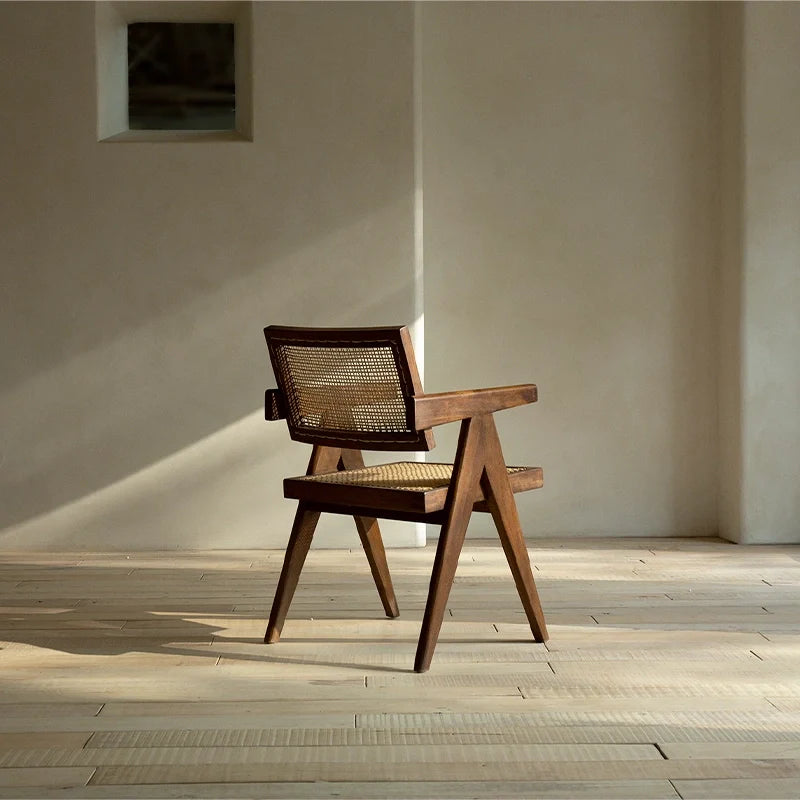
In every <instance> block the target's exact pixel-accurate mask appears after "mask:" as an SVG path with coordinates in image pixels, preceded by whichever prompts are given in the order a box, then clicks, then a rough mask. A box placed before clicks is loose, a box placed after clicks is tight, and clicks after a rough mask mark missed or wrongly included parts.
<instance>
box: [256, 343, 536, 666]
mask: <svg viewBox="0 0 800 800" xmlns="http://www.w3.org/2000/svg"><path fill="white" fill-rule="evenodd" d="M411 363H412V364H413V356H412V359H411ZM414 372H416V370H414ZM416 383H417V384H418V383H419V378H418V376H417V378H416ZM415 388H416V387H415ZM536 399H537V390H536V386H535V385H533V384H523V385H519V386H505V387H500V388H494V389H477V390H472V391H466V392H446V393H443V394H431V395H425V394H422V391H421V387H419V392H416V393H415V394H414V395H413V396H411V397H410V398H409V416H410V418H411V419H412V420H413V424H414V427H415V428H416V430H417V431H421V432H422V431H427V432H429V431H428V429H429V428H430V427H433V426H435V425H441V424H444V423H447V422H455V421H459V420H460V421H461V432H460V435H459V440H458V449H457V452H456V459H455V463H454V466H453V474H452V479H451V482H450V485H449V487H448V488H447V490H446V494H445V496H444V498H443V502H442V498H441V493H440V494H439V495H438V496H435V495H434V494H433V493H431V494H430V497H435V500H430V499H429V498H428V497H425V498H423V503H428V504H429V506H430V510H426V507H422V508H414V507H399V506H398V504H397V502H395V501H392V502H390V501H389V500H388V499H386V497H385V495H384V496H383V497H384V502H383V503H382V502H381V497H382V496H381V494H380V493H381V491H383V490H380V489H370V488H365V487H359V486H353V487H350V486H341V485H340V486H337V487H336V493H335V499H334V497H333V493H331V496H330V498H328V499H327V500H326V494H325V491H324V488H323V490H322V491H320V486H322V484H320V483H318V482H312V481H307V482H305V484H306V485H307V486H309V487H316V490H315V491H314V492H309V494H308V495H307V496H306V497H299V500H300V502H299V505H298V508H297V513H296V515H295V520H294V525H293V526H292V532H291V535H290V537H289V544H288V547H287V550H286V557H285V559H284V563H283V569H282V571H281V576H280V580H279V582H278V587H277V590H276V593H275V600H274V602H273V605H272V611H271V613H270V619H269V625H268V627H267V633H266V636H265V638H264V641H265V642H268V643H273V642H277V641H278V640H279V639H280V635H281V630H282V628H283V623H284V620H285V619H286V614H287V611H288V609H289V604H290V603H291V599H292V596H293V594H294V591H295V588H296V586H297V582H298V579H299V576H300V571H301V570H302V567H303V563H304V562H305V559H306V555H307V554H308V550H309V547H310V545H311V539H312V537H313V534H314V529H315V528H316V525H317V521H318V520H319V516H320V514H321V513H323V512H329V513H338V514H348V515H352V516H353V517H354V519H355V523H356V528H357V529H358V533H359V536H360V538H361V542H362V544H363V546H364V550H365V552H366V555H367V559H368V561H369V565H370V569H371V570H372V576H373V578H374V580H375V584H376V586H377V588H378V594H379V596H380V599H381V602H382V603H383V607H384V610H385V612H386V615H387V616H389V617H396V616H398V613H399V611H398V607H397V601H396V599H395V594H394V589H393V587H392V581H391V576H390V574H389V568H388V565H387V562H386V553H385V550H384V546H383V541H382V539H381V534H380V529H379V526H378V522H377V517H383V518H392V519H407V520H413V521H424V522H430V523H438V524H441V526H442V529H441V533H440V536H439V543H438V546H437V549H436V557H435V560H434V564H433V571H432V574H431V581H430V588H429V591H428V600H427V604H426V608H425V615H424V618H423V622H422V631H421V633H420V638H419V643H418V646H417V654H416V659H415V662H414V670H415V671H416V672H425V671H427V670H428V668H429V667H430V664H431V659H432V658H433V652H434V649H435V647H436V642H437V640H438V637H439V631H440V629H441V626H442V619H443V617H444V612H445V608H446V604H447V599H448V597H449V594H450V589H451V587H452V584H453V578H454V576H455V571H456V565H457V563H458V556H459V554H460V552H461V548H462V546H463V543H464V538H465V535H466V532H467V524H468V522H469V518H470V516H471V514H472V512H473V511H485V512H488V513H490V514H491V515H492V518H493V520H494V523H495V526H496V528H497V532H498V534H499V536H500V541H501V544H502V546H503V550H504V552H505V555H506V558H507V560H508V563H509V566H510V568H511V573H512V575H513V578H514V582H515V584H516V587H517V591H518V593H519V596H520V599H521V601H522V605H523V608H524V609H525V614H526V616H527V619H528V623H529V625H530V627H531V631H532V633H533V638H534V641H536V642H544V641H546V640H547V638H548V634H547V626H546V624H545V619H544V614H543V612H542V607H541V603H540V601H539V595H538V592H537V590H536V585H535V582H534V579H533V572H532V570H531V565H530V559H529V556H528V550H527V547H526V545H525V540H524V537H523V533H522V527H521V525H520V520H519V515H518V514H517V507H516V503H515V502H514V492H515V491H523V490H525V489H530V488H538V487H539V486H541V485H542V474H541V470H539V469H538V468H534V469H531V470H529V471H526V472H525V473H522V476H521V477H520V478H515V476H514V475H511V476H510V475H509V473H508V472H507V470H506V465H505V461H504V459H503V452H502V448H501V446H500V439H499V437H498V435H497V429H496V427H495V424H494V418H493V416H492V415H493V413H494V412H496V411H500V410H502V409H506V408H512V407H514V406H519V405H523V404H527V403H532V402H535V401H536ZM266 400H267V402H266V413H267V418H268V419H281V418H283V417H284V416H285V403H284V402H283V399H282V397H281V393H280V391H279V390H270V391H268V392H267V397H266ZM425 441H427V439H426V440H425ZM431 441H432V439H431ZM363 464H364V461H363V458H362V456H361V452H360V450H356V449H352V448H342V447H337V446H331V444H330V443H329V442H327V441H325V440H324V439H323V440H322V441H318V442H317V443H315V445H314V450H313V452H312V454H311V459H310V461H309V464H308V469H307V471H306V474H307V475H317V474H321V473H325V472H333V471H336V470H342V469H357V468H360V467H362V466H363ZM297 485H298V483H297V482H296V481H295V482H294V483H292V481H291V479H287V481H286V482H285V484H284V486H285V489H286V492H285V493H286V494H287V496H292V495H291V493H290V490H291V491H295V492H298V491H300V490H299V489H298V488H296V487H297ZM292 487H294V488H292ZM414 494H418V493H413V492H408V493H406V496H408V495H414ZM426 494H427V493H426ZM369 500H371V501H372V502H371V503H368V501H369ZM382 506H383V507H382Z"/></svg>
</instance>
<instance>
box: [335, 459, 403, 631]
mask: <svg viewBox="0 0 800 800" xmlns="http://www.w3.org/2000/svg"><path fill="white" fill-rule="evenodd" d="M340 465H341V468H342V469H361V468H362V467H363V466H364V457H363V456H362V455H361V451H360V450H348V449H343V450H342V451H341V457H340ZM353 519H354V520H355V521H356V528H357V530H358V535H359V538H360V539H361V544H362V546H363V547H364V552H365V553H366V554H367V561H369V568H370V570H371V571H372V577H373V579H374V580H375V586H376V587H377V588H378V595H379V596H380V598H381V603H382V604H383V610H384V611H385V612H386V616H387V617H397V616H399V615H400V611H399V610H398V608H397V598H396V597H395V595H394V587H393V586H392V576H391V575H390V574H389V565H388V563H387V562H386V550H385V549H384V547H383V539H382V538H381V529H380V527H379V525H378V520H376V519H375V518H374V517H357V516H356V517H353Z"/></svg>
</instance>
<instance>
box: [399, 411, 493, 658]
mask: <svg viewBox="0 0 800 800" xmlns="http://www.w3.org/2000/svg"><path fill="white" fill-rule="evenodd" d="M483 428H484V418H483V417H473V418H472V419H467V420H464V421H463V422H462V423H461V433H460V435H459V438H458V451H457V453H456V461H455V464H454V466H453V477H452V479H451V481H450V488H449V489H448V492H447V502H446V504H445V522H444V525H442V530H441V532H440V533H439V544H438V546H437V548H436V558H435V560H434V562H433V572H432V573H431V583H430V589H429V591H428V601H427V604H426V606H425V617H424V618H423V621H422V631H421V632H420V637H419V644H418V645H417V656H416V659H415V661H414V671H415V672H427V670H428V669H429V668H430V665H431V659H432V658H433V651H434V649H435V648H436V642H437V641H438V639H439V631H440V630H441V627H442V618H443V617H444V610H445V607H446V605H447V598H448V597H449V596H450V588H451V587H452V585H453V578H454V577H455V574H456V566H457V565H458V556H459V555H460V553H461V548H462V546H463V544H464V537H465V536H466V533H467V525H468V524H469V518H470V515H471V514H472V504H473V503H474V501H475V494H476V492H477V488H478V483H479V481H480V478H481V473H482V472H483V459H482V452H481V451H482V446H483V439H484V436H483Z"/></svg>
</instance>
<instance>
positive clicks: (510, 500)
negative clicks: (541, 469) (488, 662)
mask: <svg viewBox="0 0 800 800" xmlns="http://www.w3.org/2000/svg"><path fill="white" fill-rule="evenodd" d="M485 458H486V466H485V469H484V473H483V477H482V478H481V484H482V487H483V493H484V496H485V498H486V504H487V505H488V506H489V511H490V512H491V514H492V519H494V524H495V527H496V528H497V533H498V534H499V536H500V542H501V543H502V545H503V551H504V552H505V554H506V559H507V560H508V565H509V567H510V568H511V574H512V575H513V576H514V583H515V584H516V586H517V592H518V593H519V597H520V600H522V606H523V608H524V609H525V615H526V616H527V618H528V623H529V624H530V626H531V631H532V633H533V639H534V641H536V642H546V641H547V639H548V634H547V625H546V624H545V621H544V612H543V611H542V604H541V602H540V600H539V593H538V592H537V591H536V583H535V582H534V580H533V571H532V570H531V561H530V557H529V556H528V548H527V546H526V544H525V538H524V536H523V534H522V525H521V524H520V521H519V514H518V513H517V504H516V502H515V501H514V492H513V491H512V489H511V484H510V482H509V480H508V472H507V470H506V463H505V460H504V458H503V451H502V449H501V447H500V438H499V437H498V435H497V428H496V427H495V424H494V420H493V419H492V417H491V416H490V417H487V424H486V445H485Z"/></svg>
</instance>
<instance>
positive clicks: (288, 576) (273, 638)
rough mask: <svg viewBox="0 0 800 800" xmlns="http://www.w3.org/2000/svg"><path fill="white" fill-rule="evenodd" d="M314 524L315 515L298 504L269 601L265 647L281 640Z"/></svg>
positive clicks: (316, 515)
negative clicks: (275, 584) (276, 581)
mask: <svg viewBox="0 0 800 800" xmlns="http://www.w3.org/2000/svg"><path fill="white" fill-rule="evenodd" d="M318 521H319V512H318V511H309V510H308V509H307V508H306V507H305V505H304V504H303V503H300V505H299V506H298V507H297V513H296V514H295V516H294V524H293V525H292V533H291V535H290V536H289V544H288V545H287V547H286V557H285V558H284V560H283V569H282V570H281V577H280V579H279V580H278V588H277V589H276V591H275V599H274V600H273V601H272V611H271V612H270V615H269V625H268V626H267V633H266V635H265V636H264V641H265V642H266V643H267V644H272V643H274V642H277V641H278V640H279V639H280V638H281V631H282V630H283V622H284V620H285V619H286V613H287V612H288V610H289V604H290V603H291V602H292V597H293V596H294V590H295V589H296V588H297V581H298V579H299V578H300V571H301V570H302V569H303V564H304V563H305V560H306V556H307V555H308V549H309V547H311V539H312V537H313V536H314V529H315V528H316V527H317V522H318Z"/></svg>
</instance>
